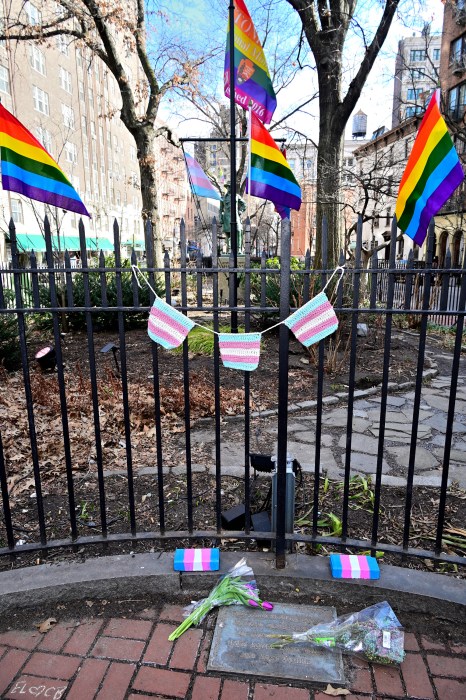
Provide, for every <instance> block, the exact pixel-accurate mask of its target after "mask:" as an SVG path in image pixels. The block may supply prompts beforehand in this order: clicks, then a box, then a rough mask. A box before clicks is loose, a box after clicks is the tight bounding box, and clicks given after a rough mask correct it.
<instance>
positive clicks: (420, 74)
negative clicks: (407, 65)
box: [409, 68, 427, 82]
mask: <svg viewBox="0 0 466 700" xmlns="http://www.w3.org/2000/svg"><path fill="white" fill-rule="evenodd" d="M409 74H410V77H411V80H412V81H413V82H414V81H415V80H424V78H426V77H427V76H426V74H425V72H424V71H423V70H420V69H419V68H413V69H412V70H411V71H410V72H409Z"/></svg>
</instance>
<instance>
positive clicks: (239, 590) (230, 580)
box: [168, 559, 273, 642]
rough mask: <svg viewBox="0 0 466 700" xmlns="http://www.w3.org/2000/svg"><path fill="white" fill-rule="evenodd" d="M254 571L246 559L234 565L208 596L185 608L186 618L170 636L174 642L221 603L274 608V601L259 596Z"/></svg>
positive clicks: (267, 608) (264, 608) (265, 608)
mask: <svg viewBox="0 0 466 700" xmlns="http://www.w3.org/2000/svg"><path fill="white" fill-rule="evenodd" d="M249 577H254V572H253V570H252V569H251V567H250V566H248V565H247V564H246V559H240V561H239V562H238V563H237V564H235V566H233V567H232V568H231V569H230V570H229V571H228V573H227V574H225V576H223V577H222V578H221V579H220V581H219V582H218V583H217V585H216V586H215V587H214V588H213V589H212V591H211V593H210V595H209V596H208V597H207V598H203V599H202V600H199V601H197V602H193V603H191V605H188V606H187V607H186V608H185V609H184V614H185V615H186V617H185V619H184V620H183V622H182V623H181V625H180V626H179V627H177V628H176V630H175V631H174V632H172V633H171V635H170V636H169V637H168V639H169V640H170V641H171V642H172V641H173V640H175V639H178V637H180V636H181V635H182V634H183V632H186V630H187V629H189V628H190V627H191V626H192V625H198V624H199V623H200V622H202V620H203V619H204V617H205V616H206V615H207V613H208V612H210V610H212V608H216V607H219V606H220V605H249V606H250V607H252V608H262V609H263V610H272V609H273V605H272V603H268V602H267V601H262V600H261V599H260V598H259V589H258V588H257V585H256V582H255V581H254V578H252V579H251V580H248V578H249Z"/></svg>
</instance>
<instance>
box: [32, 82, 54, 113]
mask: <svg viewBox="0 0 466 700" xmlns="http://www.w3.org/2000/svg"><path fill="white" fill-rule="evenodd" d="M32 99H33V101H34V109H35V110H37V111H38V112H42V114H46V115H47V116H49V114H50V109H49V96H48V93H46V92H44V90H41V89H40V88H38V87H37V85H33V86H32Z"/></svg>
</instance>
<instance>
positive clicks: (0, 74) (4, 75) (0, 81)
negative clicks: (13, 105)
mask: <svg viewBox="0 0 466 700" xmlns="http://www.w3.org/2000/svg"><path fill="white" fill-rule="evenodd" d="M0 90H1V91H2V92H6V93H7V95H9V94H10V72H9V70H8V68H5V66H0Z"/></svg>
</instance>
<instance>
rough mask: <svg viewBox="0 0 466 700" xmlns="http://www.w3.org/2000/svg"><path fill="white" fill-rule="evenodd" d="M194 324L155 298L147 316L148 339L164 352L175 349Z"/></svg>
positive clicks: (161, 300)
mask: <svg viewBox="0 0 466 700" xmlns="http://www.w3.org/2000/svg"><path fill="white" fill-rule="evenodd" d="M195 325H196V324H195V323H194V321H191V319H189V318H188V317H187V316H183V314H181V313H180V312H179V311H177V310H176V309H174V308H173V306H170V304H167V303H166V302H165V301H163V299H160V298H159V297H156V299H155V301H154V303H153V305H152V308H151V310H150V314H149V324H148V328H147V332H148V333H149V337H150V338H151V339H152V340H153V341H154V342H156V343H159V344H160V345H161V346H162V347H163V348H165V349H166V350H172V349H173V348H177V347H178V346H179V345H181V343H182V342H183V340H184V339H185V338H186V336H187V335H188V333H189V331H190V330H191V328H193V326H195Z"/></svg>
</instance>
